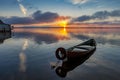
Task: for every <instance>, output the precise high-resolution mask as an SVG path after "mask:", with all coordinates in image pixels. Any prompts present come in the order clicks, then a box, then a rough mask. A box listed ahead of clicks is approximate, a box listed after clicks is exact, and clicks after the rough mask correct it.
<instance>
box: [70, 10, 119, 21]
mask: <svg viewBox="0 0 120 80" xmlns="http://www.w3.org/2000/svg"><path fill="white" fill-rule="evenodd" d="M72 21H73V22H93V23H94V22H120V10H113V11H98V12H96V13H94V14H93V15H83V16H80V17H77V18H75V19H73V20H72Z"/></svg>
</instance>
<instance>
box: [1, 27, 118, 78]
mask: <svg viewBox="0 0 120 80" xmlns="http://www.w3.org/2000/svg"><path fill="white" fill-rule="evenodd" d="M91 38H94V39H95V40H96V42H97V48H96V51H95V52H94V53H93V55H91V56H90V57H89V59H87V60H86V61H85V62H84V63H81V64H79V65H77V66H75V67H74V69H72V70H70V71H68V72H67V74H66V77H64V78H62V77H60V76H59V75H57V74H56V72H55V68H54V69H53V68H51V65H52V64H53V65H54V64H56V62H58V59H57V58H56V57H55V51H56V49H57V48H59V47H64V48H66V49H67V48H69V47H72V46H74V45H77V44H79V43H81V42H83V41H86V40H88V39H91ZM119 49H120V29H104V28H102V29H91V28H87V29H85V28H84V29H80V28H79V29H77V28H72V29H70V28H68V29H67V28H66V29H65V28H64V29H63V28H16V29H14V31H13V32H12V33H9V32H7V33H0V80H61V79H63V80H120V77H119V75H120V65H119V62H120V50H119ZM61 63H62V61H59V65H61ZM71 64H72V63H71ZM73 65H74V63H73ZM68 67H69V66H68Z"/></svg>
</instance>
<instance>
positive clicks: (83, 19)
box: [74, 15, 91, 21]
mask: <svg viewBox="0 0 120 80" xmlns="http://www.w3.org/2000/svg"><path fill="white" fill-rule="evenodd" d="M90 19H91V17H90V16H86V15H84V16H81V17H78V18H76V19H75V20H74V21H86V20H90Z"/></svg>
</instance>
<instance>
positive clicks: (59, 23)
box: [58, 20, 68, 28]
mask: <svg viewBox="0 0 120 80" xmlns="http://www.w3.org/2000/svg"><path fill="white" fill-rule="evenodd" d="M67 24H68V21H67V20H62V21H59V22H58V25H59V26H61V27H64V28H65V27H66V26H67Z"/></svg>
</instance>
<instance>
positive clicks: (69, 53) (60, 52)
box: [55, 39, 96, 60]
mask: <svg viewBox="0 0 120 80" xmlns="http://www.w3.org/2000/svg"><path fill="white" fill-rule="evenodd" d="M95 50H96V41H95V40H94V39H90V40H88V41H85V42H83V43H81V44H78V45H76V46H73V47H70V48H68V49H65V48H63V47H60V48H58V49H57V50H56V52H55V55H56V57H57V58H58V59H59V60H64V59H65V58H67V60H74V59H77V58H80V57H84V56H86V55H89V53H91V52H93V51H95Z"/></svg>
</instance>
